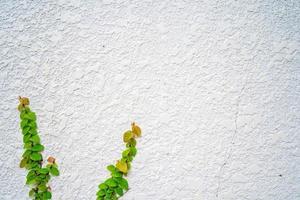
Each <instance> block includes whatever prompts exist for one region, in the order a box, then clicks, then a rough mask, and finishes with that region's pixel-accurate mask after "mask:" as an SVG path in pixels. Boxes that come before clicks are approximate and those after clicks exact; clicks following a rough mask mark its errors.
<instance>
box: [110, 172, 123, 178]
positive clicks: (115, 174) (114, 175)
mask: <svg viewBox="0 0 300 200" xmlns="http://www.w3.org/2000/svg"><path fill="white" fill-rule="evenodd" d="M111 175H112V177H122V176H123V174H122V173H121V172H117V171H116V172H112V173H111Z"/></svg>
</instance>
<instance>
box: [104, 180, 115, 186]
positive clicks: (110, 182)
mask: <svg viewBox="0 0 300 200" xmlns="http://www.w3.org/2000/svg"><path fill="white" fill-rule="evenodd" d="M105 184H106V185H108V186H109V187H116V186H117V182H116V181H114V180H113V179H112V178H109V179H107V180H106V181H105Z"/></svg>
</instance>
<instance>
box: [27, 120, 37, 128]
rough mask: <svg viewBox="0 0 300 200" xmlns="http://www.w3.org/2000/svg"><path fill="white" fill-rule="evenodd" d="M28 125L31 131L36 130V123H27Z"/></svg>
mask: <svg viewBox="0 0 300 200" xmlns="http://www.w3.org/2000/svg"><path fill="white" fill-rule="evenodd" d="M28 125H29V126H30V127H31V128H33V129H36V128H37V125H36V122H35V121H31V122H29V124H28Z"/></svg>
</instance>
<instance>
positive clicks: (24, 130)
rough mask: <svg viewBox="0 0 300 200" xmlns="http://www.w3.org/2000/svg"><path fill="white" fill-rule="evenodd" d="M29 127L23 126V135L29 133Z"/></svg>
mask: <svg viewBox="0 0 300 200" xmlns="http://www.w3.org/2000/svg"><path fill="white" fill-rule="evenodd" d="M29 130H30V127H25V128H23V129H22V133H23V135H26V134H27V133H29Z"/></svg>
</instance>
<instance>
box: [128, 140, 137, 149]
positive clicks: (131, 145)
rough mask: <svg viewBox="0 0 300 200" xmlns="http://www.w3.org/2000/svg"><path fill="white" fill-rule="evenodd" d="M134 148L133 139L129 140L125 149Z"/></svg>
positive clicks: (134, 141)
mask: <svg viewBox="0 0 300 200" xmlns="http://www.w3.org/2000/svg"><path fill="white" fill-rule="evenodd" d="M135 146H136V140H135V139H134V138H131V139H130V141H129V142H128V143H127V144H126V147H127V148H128V147H135Z"/></svg>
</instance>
